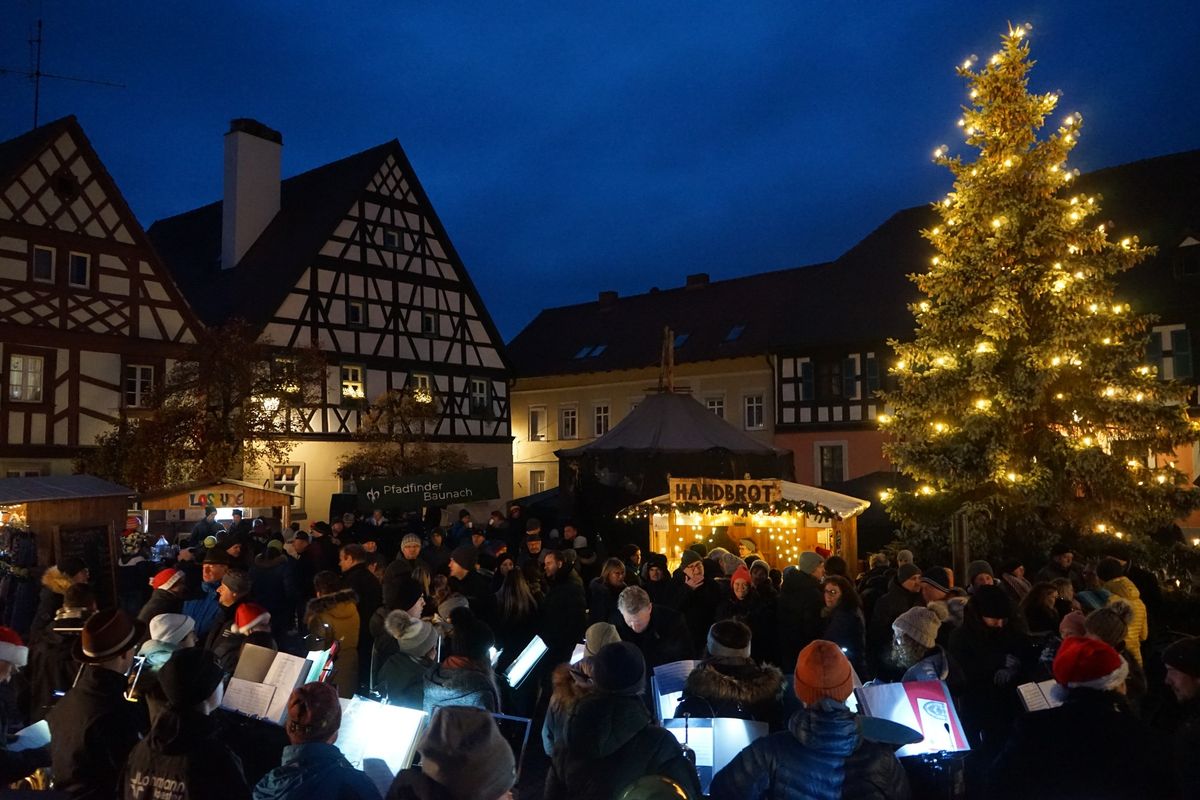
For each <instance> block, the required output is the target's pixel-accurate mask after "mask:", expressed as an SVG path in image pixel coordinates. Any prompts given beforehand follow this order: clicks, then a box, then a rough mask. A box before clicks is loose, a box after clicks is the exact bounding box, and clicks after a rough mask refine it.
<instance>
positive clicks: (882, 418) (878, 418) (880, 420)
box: [875, 414, 892, 425]
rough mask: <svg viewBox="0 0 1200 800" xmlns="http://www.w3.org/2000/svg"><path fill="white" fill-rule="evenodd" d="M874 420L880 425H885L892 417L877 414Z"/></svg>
mask: <svg viewBox="0 0 1200 800" xmlns="http://www.w3.org/2000/svg"><path fill="white" fill-rule="evenodd" d="M875 421H876V422H878V423H879V424H880V425H887V424H888V423H889V422H891V421H892V418H891V417H890V416H889V415H887V414H879V415H878V416H876V417H875Z"/></svg>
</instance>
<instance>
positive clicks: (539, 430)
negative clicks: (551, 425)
mask: <svg viewBox="0 0 1200 800" xmlns="http://www.w3.org/2000/svg"><path fill="white" fill-rule="evenodd" d="M529 441H531V442H544V441H546V407H545V406H533V407H532V408H530V409H529Z"/></svg>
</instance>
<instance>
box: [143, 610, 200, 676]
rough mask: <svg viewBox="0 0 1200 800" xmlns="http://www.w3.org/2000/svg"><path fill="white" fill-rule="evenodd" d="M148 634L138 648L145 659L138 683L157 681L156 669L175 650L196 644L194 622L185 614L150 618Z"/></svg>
mask: <svg viewBox="0 0 1200 800" xmlns="http://www.w3.org/2000/svg"><path fill="white" fill-rule="evenodd" d="M149 636H150V638H149V639H147V640H146V641H144V642H142V646H141V648H139V649H138V655H139V656H143V657H145V659H146V662H145V665H144V666H143V667H142V673H143V675H142V678H141V679H140V680H139V683H140V682H144V681H151V682H154V681H157V675H158V671H159V670H160V669H162V668H163V666H164V665H165V664H166V663H167V661H169V660H170V658H171V656H173V655H174V654H175V652H176V651H177V650H185V649H187V648H189V647H195V646H196V623H195V621H193V620H192V618H191V617H189V616H187V615H186V614H159V615H158V616H156V617H154V619H152V620H150V626H149Z"/></svg>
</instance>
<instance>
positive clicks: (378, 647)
mask: <svg viewBox="0 0 1200 800" xmlns="http://www.w3.org/2000/svg"><path fill="white" fill-rule="evenodd" d="M397 615H400V616H397ZM376 616H378V615H376ZM407 616H408V614H407V612H405V611H403V610H401V609H396V610H395V611H392V612H391V613H389V614H388V615H387V617H385V618H384V630H383V631H382V635H380V636H378V637H376V639H375V646H374V649H373V650H372V651H371V691H372V692H377V693H379V694H380V695H381V696H382V697H383V698H384V702H386V703H387V704H388V705H391V706H404V707H405V708H421V707H422V705H423V702H424V696H425V673H426V672H427V671H428V670H429V669H430V667H432V666H433V665H432V663H430V662H429V661H427V660H425V659H424V658H421V657H418V656H414V655H411V654H409V653H404V652H401V651H400V648H399V647H398V646H397V644H396V637H397V636H398V635H399V634H400V633H401V629H400V628H399V625H400V623H401V622H402V621H403V618H406V617H407Z"/></svg>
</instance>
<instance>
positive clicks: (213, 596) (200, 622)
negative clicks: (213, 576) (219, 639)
mask: <svg viewBox="0 0 1200 800" xmlns="http://www.w3.org/2000/svg"><path fill="white" fill-rule="evenodd" d="M220 585H221V582H220V581H208V582H207V583H202V584H200V591H201V592H202V594H201V595H200V596H199V597H197V598H194V599H192V600H186V601H184V604H183V613H184V614H187V615H188V616H189V617H191V618H192V621H193V622H195V623H196V638H198V639H199V640H200V641H204V640H205V639H206V638H207V637H208V634H209V632H210V631H211V630H212V628H213V626H214V625H216V624H217V620H218V619H220V618H221V602H220V600H218V599H217V587H218V586H220Z"/></svg>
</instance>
